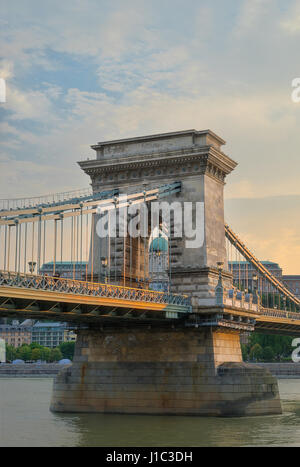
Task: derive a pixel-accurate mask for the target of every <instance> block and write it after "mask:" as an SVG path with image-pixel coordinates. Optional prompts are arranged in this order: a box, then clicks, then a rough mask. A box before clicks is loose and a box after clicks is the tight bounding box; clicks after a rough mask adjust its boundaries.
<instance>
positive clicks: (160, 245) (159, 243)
mask: <svg viewBox="0 0 300 467" xmlns="http://www.w3.org/2000/svg"><path fill="white" fill-rule="evenodd" d="M149 250H150V252H151V251H155V252H167V251H168V241H167V240H166V239H165V238H163V237H157V238H154V239H153V241H152V243H151V245H150V248H149Z"/></svg>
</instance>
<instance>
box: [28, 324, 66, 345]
mask: <svg viewBox="0 0 300 467" xmlns="http://www.w3.org/2000/svg"><path fill="white" fill-rule="evenodd" d="M65 331H66V324H65V323H42V322H40V321H38V322H37V323H35V324H34V325H33V327H32V336H31V341H32V342H35V343H36V344H40V345H42V346H43V347H50V348H55V347H58V346H59V344H61V343H62V342H65Z"/></svg>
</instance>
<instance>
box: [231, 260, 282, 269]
mask: <svg viewBox="0 0 300 467" xmlns="http://www.w3.org/2000/svg"><path fill="white" fill-rule="evenodd" d="M228 263H229V264H251V263H250V262H249V261H228ZM260 263H261V264H265V265H267V264H269V265H274V266H277V267H278V268H279V264H278V263H274V262H273V261H260Z"/></svg>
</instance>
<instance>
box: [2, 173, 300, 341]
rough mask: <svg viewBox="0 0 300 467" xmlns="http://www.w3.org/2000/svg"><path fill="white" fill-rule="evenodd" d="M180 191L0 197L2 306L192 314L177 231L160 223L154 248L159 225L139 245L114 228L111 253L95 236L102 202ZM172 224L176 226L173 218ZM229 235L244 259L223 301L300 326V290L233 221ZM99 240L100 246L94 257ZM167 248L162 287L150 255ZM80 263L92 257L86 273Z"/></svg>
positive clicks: (77, 318) (8, 311)
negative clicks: (65, 269) (261, 256)
mask: <svg viewBox="0 0 300 467" xmlns="http://www.w3.org/2000/svg"><path fill="white" fill-rule="evenodd" d="M180 191H181V182H180V181H178V182H174V183H172V184H168V185H162V186H159V187H157V188H155V189H151V190H147V191H143V192H136V193H133V194H131V195H128V196H126V199H125V197H124V195H120V194H119V189H117V188H116V189H113V190H109V191H104V192H100V193H95V194H93V193H92V192H90V193H88V190H77V191H74V192H68V193H57V194H55V195H49V196H48V197H43V198H42V197H38V198H33V199H32V198H28V199H19V200H15V199H12V200H2V201H1V204H0V206H1V210H0V238H1V245H2V246H1V252H2V254H1V261H2V264H1V269H0V296H1V298H0V300H1V303H0V316H6V317H7V316H14V317H18V316H21V315H23V316H24V317H26V318H36V319H43V318H46V317H47V318H49V317H51V318H53V319H59V320H65V321H71V322H72V321H73V322H74V323H75V322H76V323H80V322H83V321H86V322H90V323H97V321H98V320H99V319H100V320H106V321H107V320H114V321H115V320H116V319H117V320H118V319H119V320H121V321H123V319H124V318H125V319H130V320H134V319H137V320H139V321H140V320H150V321H151V320H157V319H158V320H161V319H178V318H180V319H184V318H185V319H187V322H190V320H191V318H190V316H189V314H191V313H192V300H191V297H190V296H189V294H188V293H186V294H176V293H172V282H171V280H172V279H171V278H172V259H171V256H172V239H169V238H167V240H164V237H159V235H161V233H160V232H159V231H158V233H157V235H158V237H157V238H162V239H163V240H164V242H165V243H166V248H165V250H164V251H157V249H156V248H155V251H154V248H153V245H155V242H154V240H155V237H153V233H152V232H149V237H147V238H146V239H145V238H144V239H140V238H139V239H138V242H136V241H135V244H134V245H132V239H131V238H128V237H127V235H129V234H128V232H126V235H124V237H123V239H121V241H120V239H119V238H118V237H117V236H115V237H114V238H110V237H109V236H107V238H106V239H105V246H104V248H105V252H106V253H107V254H108V256H105V257H104V256H103V255H102V254H101V248H99V245H98V248H97V247H96V246H95V243H96V242H95V222H96V221H95V219H96V215H97V212H99V209H102V210H103V212H109V213H111V212H112V209H114V210H116V211H117V210H119V211H121V210H124V208H129V207H131V206H138V205H141V204H142V203H143V204H145V203H146V204H148V205H151V202H152V201H157V200H160V199H162V198H165V197H171V196H172V195H174V194H176V193H179V192H180ZM167 230H168V231H171V230H172V229H171V226H167ZM224 235H225V237H226V240H227V243H226V252H227V255H226V262H225V264H226V265H227V268H228V272H229V273H233V269H232V263H233V258H235V260H236V261H237V262H238V263H239V264H240V265H241V266H240V267H239V270H238V275H237V277H235V278H234V279H233V283H232V287H229V288H224V290H223V302H224V303H222V304H221V305H226V304H228V303H232V304H234V305H235V306H236V307H237V308H239V307H241V306H244V307H245V308H248V309H247V314H248V315H249V316H251V318H253V319H255V322H256V329H257V330H262V331H264V330H269V331H272V332H275V331H282V332H286V331H287V332H291V331H292V332H296V333H297V332H299V330H300V328H299V330H298V326H299V324H300V321H299V320H300V315H298V312H299V307H300V300H299V299H298V298H297V297H296V296H295V295H294V294H293V293H292V292H291V291H290V290H289V289H288V288H287V287H285V286H284V284H283V283H282V282H281V281H280V280H278V278H277V277H276V276H274V275H273V274H272V273H271V272H270V271H269V270H268V269H267V268H266V267H265V266H264V265H263V264H262V263H261V262H260V261H259V260H258V259H257V258H256V257H255V256H254V254H253V253H252V252H251V251H250V250H249V248H247V246H246V245H245V244H244V243H243V242H242V241H241V240H240V239H239V237H238V236H237V235H236V234H235V233H234V232H233V230H232V229H231V228H230V227H229V225H227V224H225V226H224ZM98 241H99V243H100V239H98ZM141 242H143V245H142V244H141ZM156 243H157V242H156ZM145 244H146V245H147V246H146V248H145ZM95 249H97V254H99V253H100V260H98V261H97V266H96V267H95V265H94V258H95V252H94V250H95ZM103 251H104V250H103ZM126 254H127V256H128V257H127V258H126ZM163 254H164V255H166V256H167V258H166V259H167V261H166V264H168V267H167V268H166V270H162V271H161V272H162V273H166V281H165V284H161V285H164V286H165V290H164V291H159V290H153V289H151V284H152V283H154V279H155V275H156V274H157V272H158V271H157V270H155V266H154V265H153V262H152V264H151V265H150V264H149V257H151V256H155V255H157V256H158V257H161V255H163ZM101 258H102V260H101ZM50 261H51V264H52V271H51V273H50V274H49V275H48V274H47V275H45V274H42V273H41V269H42V265H44V264H46V263H47V262H48V263H49V262H50ZM64 262H69V264H70V268H69V277H61V273H60V272H58V271H60V266H61V265H62V264H63V263H64ZM121 262H122V263H123V264H121ZM243 262H244V265H243ZM141 263H143V264H141ZM78 264H81V265H82V264H85V271H83V270H82V268H81V277H80V278H79V279H78V273H77V266H78ZM250 266H252V268H250ZM151 268H152V269H151ZM250 269H251V271H252V275H251V271H250ZM253 269H254V270H255V272H256V274H255V275H254V274H253ZM242 270H243V271H244V274H243V279H242V277H241V276H242V273H241V271H242ZM62 276H63V274H62ZM202 314H203V312H202ZM205 319H207V318H202V317H201V318H199V317H198V320H197V322H198V323H199V324H201V323H202V321H203V324H205V322H206V321H205ZM231 319H232V315H231Z"/></svg>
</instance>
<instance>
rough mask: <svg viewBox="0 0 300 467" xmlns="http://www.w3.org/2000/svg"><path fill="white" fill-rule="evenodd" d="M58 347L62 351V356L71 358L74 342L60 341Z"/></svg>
mask: <svg viewBox="0 0 300 467" xmlns="http://www.w3.org/2000/svg"><path fill="white" fill-rule="evenodd" d="M59 349H60V351H61V353H62V356H63V358H68V359H69V360H73V357H74V350H75V342H62V343H61V344H60V345H59Z"/></svg>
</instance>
